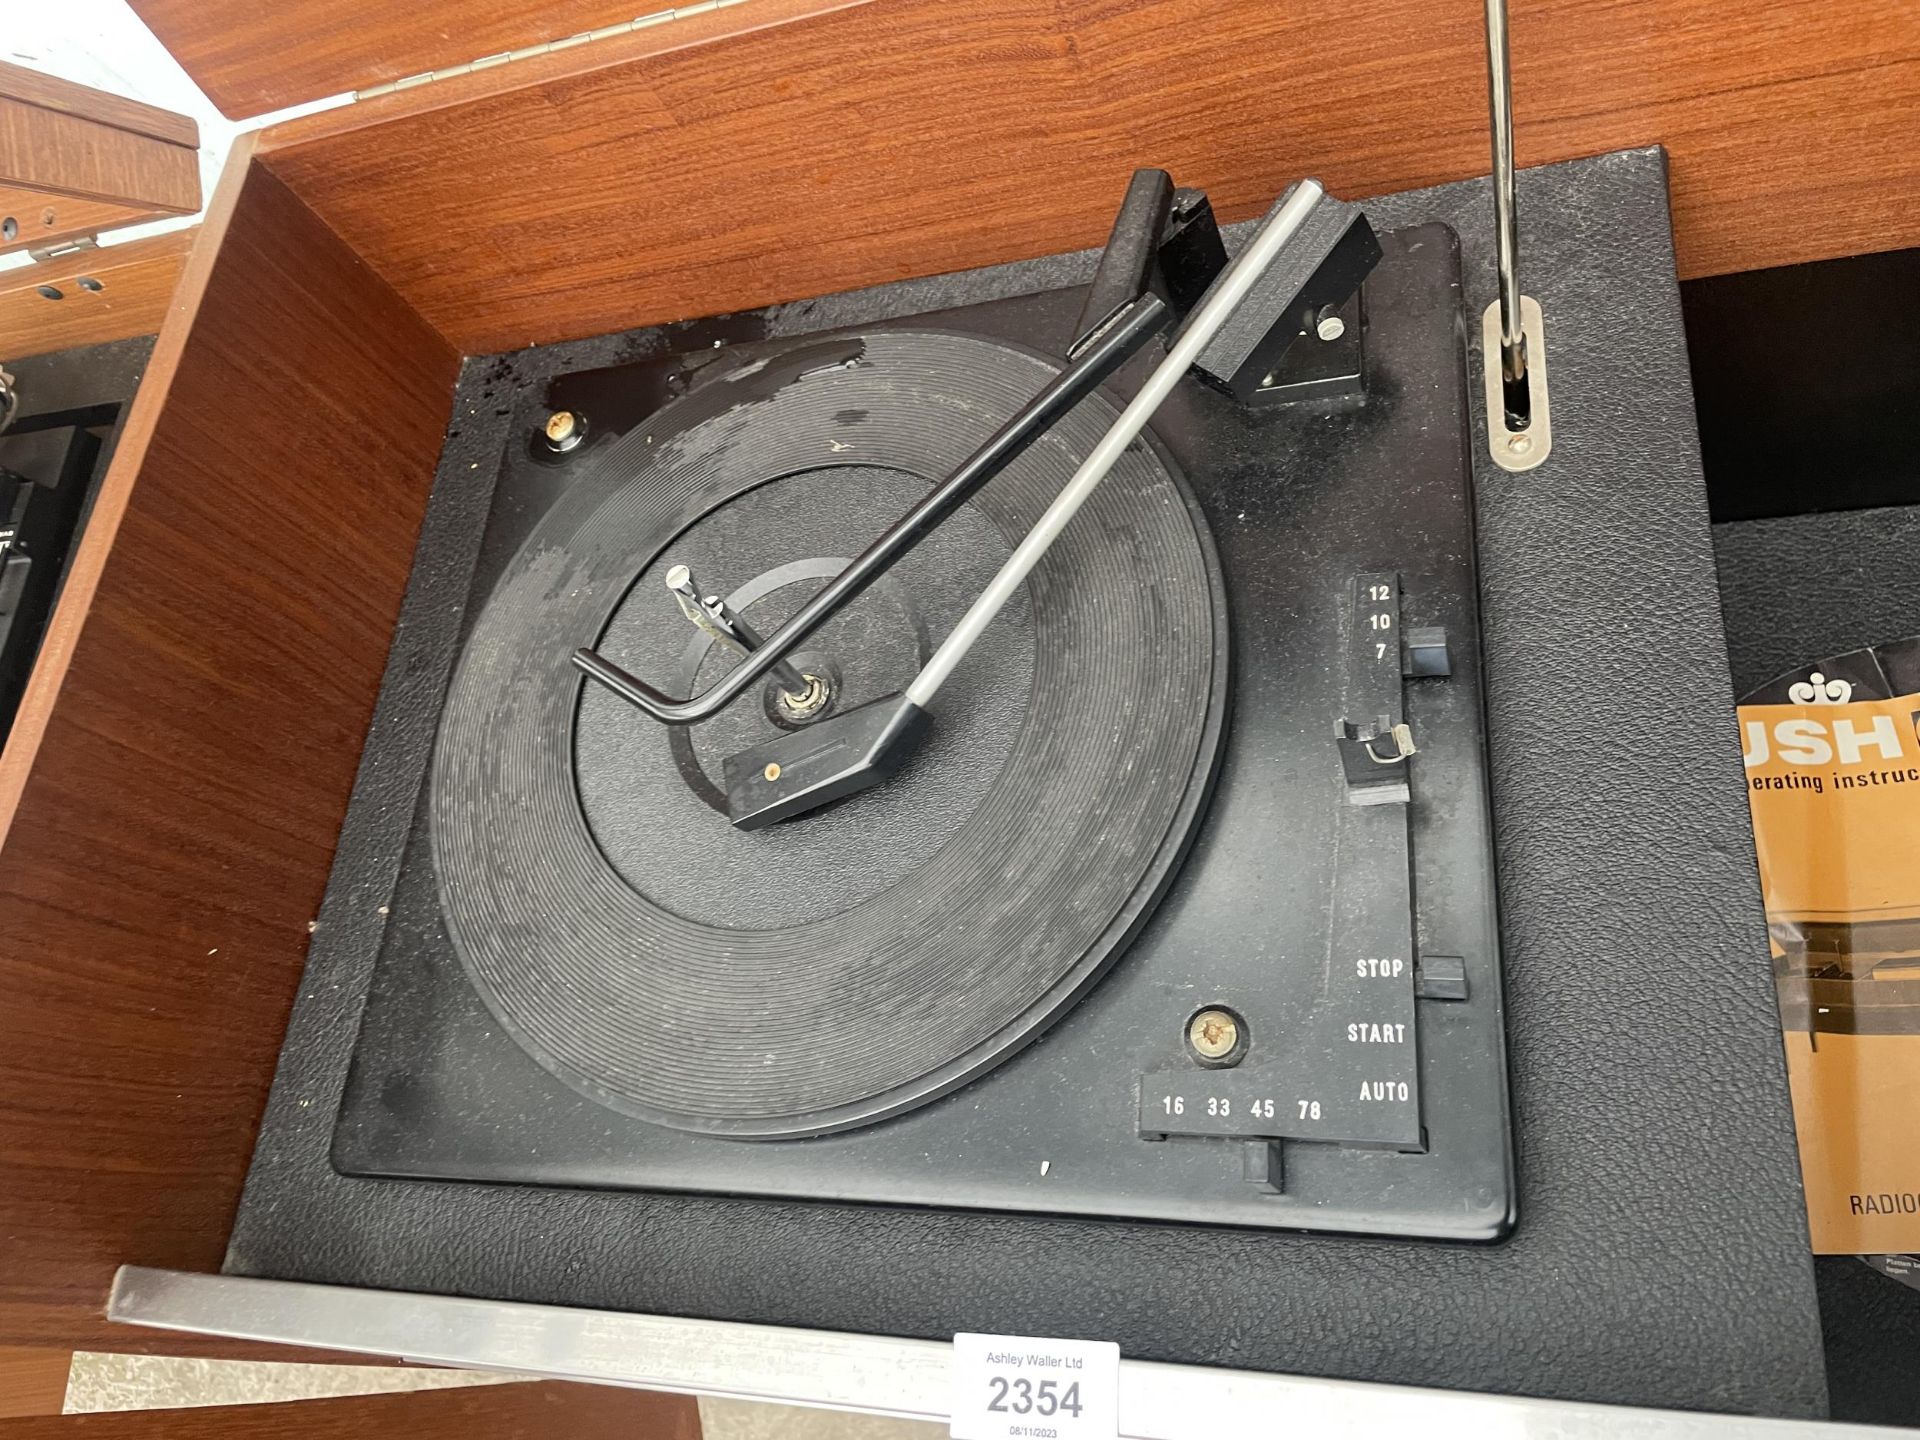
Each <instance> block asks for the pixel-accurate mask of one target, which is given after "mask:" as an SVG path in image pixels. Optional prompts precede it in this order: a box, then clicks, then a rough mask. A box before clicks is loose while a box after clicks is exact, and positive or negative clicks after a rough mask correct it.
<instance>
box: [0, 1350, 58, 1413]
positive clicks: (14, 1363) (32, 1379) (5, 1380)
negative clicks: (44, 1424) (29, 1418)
mask: <svg viewBox="0 0 1920 1440" xmlns="http://www.w3.org/2000/svg"><path fill="white" fill-rule="evenodd" d="M72 1364H73V1354H72V1352H71V1351H67V1350H24V1349H12V1348H8V1349H0V1420H12V1419H16V1418H18V1417H19V1416H22V1415H58V1414H59V1413H60V1406H61V1403H62V1402H63V1401H64V1400H65V1399H66V1395H67V1371H68V1369H69V1368H70V1367H71V1366H72ZM0 1428H4V1427H0Z"/></svg>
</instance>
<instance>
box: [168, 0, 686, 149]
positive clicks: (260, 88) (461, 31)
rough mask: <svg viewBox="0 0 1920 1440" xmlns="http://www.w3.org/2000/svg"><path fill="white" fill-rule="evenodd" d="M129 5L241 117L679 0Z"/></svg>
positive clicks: (623, 19)
mask: <svg viewBox="0 0 1920 1440" xmlns="http://www.w3.org/2000/svg"><path fill="white" fill-rule="evenodd" d="M130 3H131V4H132V6H133V9H134V10H135V11H136V12H137V13H138V14H139V16H140V18H141V19H142V20H144V21H146V22H147V25H148V27H149V28H150V29H151V30H152V31H153V33H154V34H155V35H156V36H158V37H159V39H160V43H161V44H163V45H165V46H166V47H167V49H168V50H170V51H172V52H173V56H174V58H175V59H176V60H178V61H179V62H180V64H181V65H182V66H183V67H185V69H186V71H187V73H188V74H189V75H191V76H192V77H193V78H194V80H195V82H196V83H198V85H199V86H200V88H201V89H202V90H204V91H206V92H207V96H208V98H209V99H211V100H212V101H213V103H214V104H215V105H218V106H219V107H220V110H221V112H222V113H223V114H225V115H227V116H229V117H231V118H233V119H236V120H241V119H246V118H248V117H250V116H254V115H262V114H265V113H266V112H267V111H269V110H279V109H283V108H285V107H286V106H289V105H298V104H302V103H304V102H305V101H308V100H319V99H323V98H325V97H327V96H329V95H338V94H341V93H342V92H344V91H349V90H366V89H370V88H372V87H373V86H376V85H384V84H387V83H388V82H390V81H394V80H404V79H406V78H408V77H410V76H414V75H420V74H424V73H426V72H427V71H429V70H441V69H447V68H449V67H452V66H458V65H465V64H467V63H469V62H471V61H473V60H476V59H480V58H482V57H484V56H491V55H499V54H504V53H506V52H508V51H512V50H520V49H524V48H526V47H527V46H530V45H542V44H546V43H548V42H550V41H554V40H563V39H566V38H568V37H570V36H574V35H579V34H584V33H585V32H587V31H590V30H596V29H599V28H601V27H602V26H607V25H618V24H626V23H629V22H631V21H632V20H633V19H634V18H635V16H637V15H643V14H646V13H647V12H648V10H649V8H652V9H658V10H661V11H665V10H667V9H669V8H671V6H670V0H660V3H657V4H652V5H651V6H650V5H649V3H648V0H641V3H639V4H638V5H636V4H635V3H634V0H404V3H395V0H265V3H263V0H130ZM680 8H682V9H685V8H687V7H685V6H682V7H680Z"/></svg>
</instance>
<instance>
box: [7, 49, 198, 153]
mask: <svg viewBox="0 0 1920 1440" xmlns="http://www.w3.org/2000/svg"><path fill="white" fill-rule="evenodd" d="M0 96H5V97H6V98H8V99H10V100H24V101H25V102H26V103H27V104H29V105H38V106H39V107H40V108H41V109H43V110H57V111H59V112H60V113H61V114H62V115H72V116H75V117H77V118H79V119H81V120H94V121H97V122H99V123H100V124H102V125H111V126H113V127H114V128H115V129H119V130H131V131H133V133H134V134H136V135H151V136H152V137H153V138H154V139H156V140H165V141H167V142H168V143H169V144H172V145H184V146H186V147H187V148H188V149H189V150H195V149H198V148H199V146H200V127H199V126H198V125H196V124H195V123H194V122H193V120H192V119H191V118H190V117H189V116H186V115H178V114H175V113H174V112H173V111H171V110H162V109H161V108H160V107H159V106H158V105H145V104H142V103H141V102H140V101H138V100H129V99H127V98H126V97H125V96H124V95H110V94H108V93H107V92H106V91H105V90H95V89H93V88H92V87H91V86H88V85H78V84H75V83H74V82H73V81H71V80H62V79H60V78H59V77H58V76H55V75H42V74H41V73H40V72H39V71H38V70H29V69H27V68H26V67H25V66H23V65H10V64H8V63H6V62H5V61H0Z"/></svg>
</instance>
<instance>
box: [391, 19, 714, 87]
mask: <svg viewBox="0 0 1920 1440" xmlns="http://www.w3.org/2000/svg"><path fill="white" fill-rule="evenodd" d="M745 3H746V0H696V3H694V4H691V5H678V6H675V7H674V8H673V9H671V10H656V11H655V12H654V13H653V14H651V15H642V16H641V17H640V18H639V19H637V20H623V21H621V22H620V23H619V24H617V25H602V26H601V27H600V28H599V29H598V30H584V31H582V32H581V33H580V34H578V35H569V36H567V37H566V38H565V39H563V40H548V41H544V42H543V43H541V44H539V45H528V46H525V47H523V48H522V49H519V50H502V51H501V52H500V53H499V54H497V55H482V56H481V57H480V58H479V59H478V60H469V61H467V62H466V64H464V65H448V66H445V67H443V68H442V69H439V70H427V71H423V72H422V73H421V74H418V75H409V76H407V77H406V78H405V79H403V80H393V81H389V82H388V83H387V84H385V85H370V86H368V87H367V88H366V89H365V90H356V91H355V92H354V95H353V98H354V99H356V100H371V99H372V98H373V97H374V96H376V95H388V94H391V93H392V92H393V91H395V90H411V89H413V88H415V87H416V86H419V85H428V84H431V83H432V82H433V81H435V80H447V79H450V78H452V77H453V76H455V75H471V74H472V73H473V72H474V71H475V70H490V69H492V68H493V67H494V66H496V65H508V64H511V63H512V62H513V61H515V60H531V59H532V58H533V57H534V56H536V55H551V54H553V52H554V51H556V50H571V49H572V48H573V47H574V46H576V45H585V44H588V43H589V42H591V41H594V40H609V39H612V38H613V37H614V36H616V35H628V34H631V33H632V32H633V31H635V30H648V29H651V28H652V27H653V26H655V25H665V24H668V23H669V22H671V21H674V20H686V19H689V18H690V17H692V16H695V15H704V14H706V13H707V11H709V10H724V9H725V8H726V7H728V6H729V5H744V4H745Z"/></svg>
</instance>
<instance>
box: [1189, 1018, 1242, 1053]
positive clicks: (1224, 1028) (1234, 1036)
mask: <svg viewBox="0 0 1920 1440" xmlns="http://www.w3.org/2000/svg"><path fill="white" fill-rule="evenodd" d="M1187 1043H1188V1044H1189V1045H1191V1046H1193V1053H1194V1054H1196V1055H1198V1056H1199V1057H1200V1058H1201V1059H1203V1060H1224V1059H1226V1057H1227V1056H1229V1055H1231V1054H1232V1053H1233V1052H1234V1049H1235V1048H1236V1047H1237V1046H1238V1045H1239V1044H1240V1023H1239V1022H1238V1021H1237V1020H1235V1019H1234V1018H1233V1016H1231V1015H1229V1014H1228V1013H1227V1012H1226V1011H1225V1010H1202V1011H1201V1012H1200V1013H1199V1014H1198V1015H1196V1016H1194V1017H1193V1019H1191V1020H1189V1021H1188V1022H1187Z"/></svg>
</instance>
